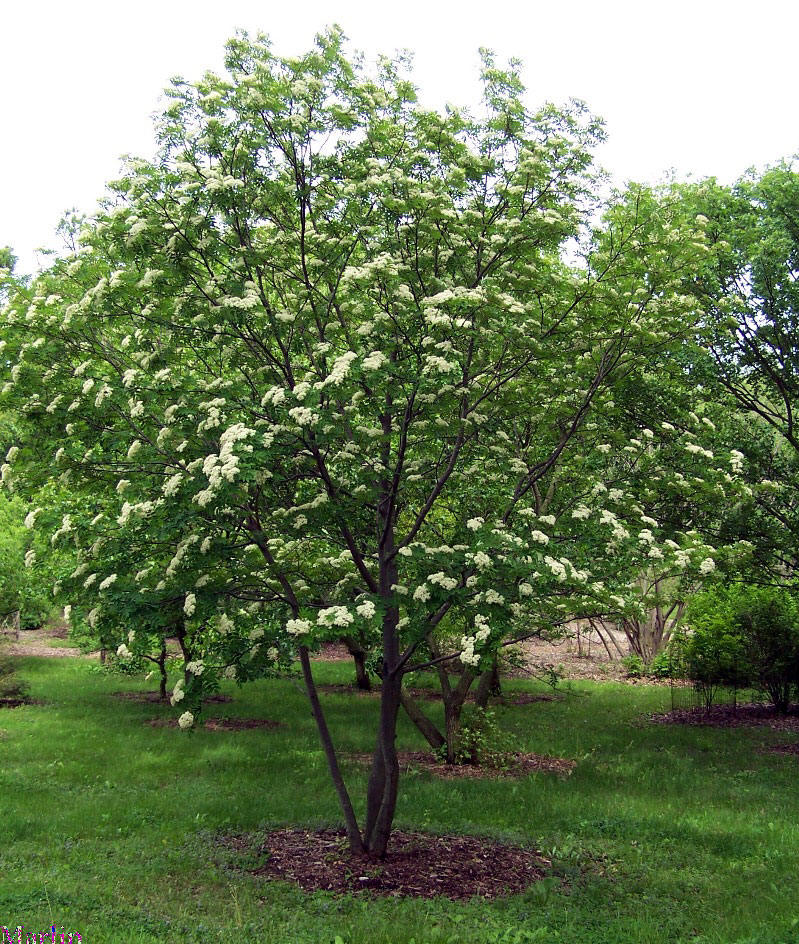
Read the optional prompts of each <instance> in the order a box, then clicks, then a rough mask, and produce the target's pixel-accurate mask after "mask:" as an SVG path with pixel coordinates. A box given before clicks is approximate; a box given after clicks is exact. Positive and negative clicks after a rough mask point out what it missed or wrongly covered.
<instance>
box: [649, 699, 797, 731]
mask: <svg viewBox="0 0 799 944" xmlns="http://www.w3.org/2000/svg"><path fill="white" fill-rule="evenodd" d="M649 720H650V721H654V722H655V723H656V724H696V725H707V726H709V727H714V728H741V727H753V726H754V727H767V728H773V729H774V730H775V731H795V732H796V733H797V734H799V708H797V706H793V707H792V708H791V711H790V712H789V713H788V714H787V715H780V714H777V712H776V711H775V710H774V708H772V706H771V705H758V704H747V705H711V706H710V708H709V709H705V708H702V707H697V708H675V709H674V710H673V711H667V712H664V713H663V714H655V715H650V716H649Z"/></svg>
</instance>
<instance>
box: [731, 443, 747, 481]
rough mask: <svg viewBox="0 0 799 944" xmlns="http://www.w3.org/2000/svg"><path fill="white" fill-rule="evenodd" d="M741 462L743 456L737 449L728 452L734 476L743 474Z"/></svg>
mask: <svg viewBox="0 0 799 944" xmlns="http://www.w3.org/2000/svg"><path fill="white" fill-rule="evenodd" d="M743 460H744V454H743V453H742V452H739V451H738V450H737V449H731V450H730V467H731V468H732V471H733V472H734V473H735V474H736V475H740V474H741V472H743V468H744V465H743Z"/></svg>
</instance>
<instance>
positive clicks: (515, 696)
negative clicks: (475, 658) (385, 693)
mask: <svg viewBox="0 0 799 944" xmlns="http://www.w3.org/2000/svg"><path fill="white" fill-rule="evenodd" d="M316 687H317V690H318V691H319V692H321V693H322V694H323V695H359V696H361V697H366V698H378V697H379V696H380V689H379V688H374V689H372V690H371V691H364V690H363V689H361V688H357V687H356V686H355V685H346V684H342V683H330V684H323V685H317V686H316ZM406 690H407V692H408V694H409V695H410V696H411V698H413V699H415V700H416V701H441V692H438V691H436V690H435V689H433V688H408V689H406ZM466 701H467V702H473V701H474V696H473V695H470V696H469V697H468V698H467V699H466ZM540 701H555V696H554V695H549V694H546V693H543V694H534V693H533V692H508V693H507V694H505V695H499V696H497V697H496V698H494V697H491V698H489V700H488V703H489V705H507V706H511V705H532V704H535V703H536V702H540Z"/></svg>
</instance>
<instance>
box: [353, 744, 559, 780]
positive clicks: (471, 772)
mask: <svg viewBox="0 0 799 944" xmlns="http://www.w3.org/2000/svg"><path fill="white" fill-rule="evenodd" d="M347 756H348V757H350V758H352V759H353V760H354V761H355V762H356V763H359V764H371V762H372V755H371V754H363V753H353V754H348V755H347ZM397 757H398V758H399V763H400V768H401V769H402V770H403V771H404V772H405V773H408V772H409V771H413V770H416V771H419V770H422V771H424V772H425V773H428V774H433V776H435V777H440V778H441V779H442V780H461V779H467V780H468V779H472V780H497V779H502V778H504V777H509V778H518V777H527V776H529V775H530V774H535V773H547V774H558V775H559V776H561V777H568V776H569V774H570V773H571V772H572V770H574V768H575V766H576V761H573V760H569V759H568V758H566V757H548V756H546V755H544V754H525V753H518V754H514V755H513V757H512V758H511V759H510V761H509V763H508V766H507V767H478V766H476V765H475V764H445V763H443V762H442V761H440V760H439V759H438V758H437V757H435V756H434V755H433V754H429V753H427V752H425V751H397Z"/></svg>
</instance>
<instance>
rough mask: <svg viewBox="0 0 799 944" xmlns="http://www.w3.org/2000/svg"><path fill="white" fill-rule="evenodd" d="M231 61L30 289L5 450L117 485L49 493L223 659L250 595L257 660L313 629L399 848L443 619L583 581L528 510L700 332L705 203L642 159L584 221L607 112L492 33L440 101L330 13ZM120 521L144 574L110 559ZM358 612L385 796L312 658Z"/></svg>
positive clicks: (494, 621)
mask: <svg viewBox="0 0 799 944" xmlns="http://www.w3.org/2000/svg"><path fill="white" fill-rule="evenodd" d="M227 70H228V74H227V76H226V77H224V78H221V77H218V76H214V75H210V74H209V75H206V76H205V77H204V78H203V79H202V80H201V81H200V82H198V83H196V84H194V85H192V84H189V83H188V82H185V81H182V80H178V81H176V82H175V84H174V86H173V88H172V89H171V91H170V93H169V94H170V95H171V96H172V98H173V104H172V105H171V106H170V107H169V108H168V109H167V111H166V112H165V114H164V115H163V116H162V119H161V121H160V124H159V140H160V143H161V153H160V155H159V158H158V160H157V161H155V162H145V161H140V160H136V161H133V162H131V164H130V165H129V167H128V170H127V172H126V173H125V175H124V176H123V178H122V179H121V180H120V181H117V182H116V183H115V184H113V185H112V195H111V196H110V197H109V200H108V203H107V205H106V206H105V207H104V209H103V210H102V211H101V212H100V213H99V214H98V215H97V218H96V219H95V220H94V221H92V222H91V223H89V224H87V225H86V226H85V227H84V229H83V231H82V232H81V234H80V240H79V248H78V250H77V252H76V253H75V254H74V255H73V256H71V257H70V258H67V259H64V260H59V261H56V262H55V263H54V264H53V266H52V268H51V269H50V270H49V271H48V272H46V273H44V274H43V275H42V276H41V277H40V278H39V279H37V281H36V283H35V284H34V285H33V286H31V287H30V288H27V287H22V288H20V289H19V291H17V292H16V294H15V296H14V298H13V299H12V302H11V304H10V306H9V308H8V310H7V311H6V313H5V315H4V320H3V324H2V334H3V339H4V341H5V342H6V343H7V345H8V349H7V353H6V356H7V357H8V359H9V363H10V369H9V371H8V377H7V379H6V382H5V384H4V386H3V387H2V391H3V396H4V397H5V402H8V403H9V404H11V405H13V407H14V408H15V409H16V410H18V411H19V413H20V414H21V415H22V416H24V417H25V418H26V420H27V424H28V425H27V430H28V432H27V434H25V433H23V434H21V436H20V440H19V454H18V455H17V456H16V459H15V461H14V463H13V467H12V464H8V466H7V467H6V468H5V471H4V478H5V479H6V481H7V483H9V484H11V485H13V484H14V483H15V482H16V483H17V485H18V487H20V488H26V487H30V486H31V484H32V483H35V482H36V480H37V477H41V476H42V475H44V474H45V470H49V469H50V468H51V467H53V466H55V468H56V469H58V470H62V472H61V475H62V477H63V478H64V479H66V481H68V483H69V484H70V487H71V488H73V489H75V490H80V494H85V495H88V494H89V493H90V492H91V493H92V494H98V495H100V496H101V500H102V507H101V508H100V510H99V511H97V512H96V514H92V515H91V516H90V514H89V513H88V511H86V512H83V511H81V510H80V509H76V511H75V512H74V514H67V515H66V516H61V519H60V522H53V521H52V516H51V517H49V518H48V511H47V509H45V510H43V512H42V516H41V519H40V521H41V523H42V526H44V525H46V524H49V525H50V526H51V527H52V528H55V530H54V531H53V534H52V539H53V540H54V542H55V543H56V544H58V543H59V542H61V541H64V540H66V541H69V542H72V543H74V544H75V546H76V547H77V548H78V551H79V554H80V555H81V563H80V565H79V566H83V565H84V564H85V565H87V570H86V571H85V573H86V574H87V576H86V577H85V578H84V585H85V589H87V590H88V589H91V588H92V587H94V588H96V589H97V591H98V594H99V596H98V604H97V606H96V607H95V608H94V609H95V614H94V616H95V619H97V620H101V619H103V618H104V615H105V614H108V613H110V612H112V609H113V608H115V607H116V606H117V605H118V601H119V600H121V599H122V598H124V597H125V596H130V597H136V596H137V595H140V594H145V595H150V594H151V595H158V594H162V595H163V594H167V593H168V594H170V595H171V597H172V598H176V599H177V598H180V599H182V600H183V608H182V611H183V614H184V616H185V619H186V634H187V637H188V638H189V639H190V640H191V643H192V645H193V646H194V647H195V651H196V652H197V654H198V657H199V656H203V659H202V661H203V672H202V675H201V681H202V685H205V684H206V683H207V684H210V680H212V679H213V677H214V675H215V673H218V672H219V671H221V670H222V668H223V667H224V666H227V668H228V669H230V668H233V669H234V671H235V673H236V677H238V678H247V677H251V675H252V674H254V673H255V672H256V671H257V668H258V667H257V666H256V668H254V669H252V670H251V669H250V668H249V663H248V661H247V659H246V658H244V656H242V657H241V658H239V659H238V661H237V657H236V652H235V650H236V647H238V648H239V649H240V650H241V651H242V652H244V651H245V650H246V651H249V648H248V647H250V645H251V644H250V637H251V633H252V629H251V627H252V626H253V622H255V623H256V624H257V625H256V627H255V629H256V631H259V632H260V633H261V635H260V636H259V637H258V639H259V640H260V642H259V648H263V649H267V651H268V652H271V653H272V655H271V656H270V657H268V658H267V657H265V658H264V662H263V663H262V665H263V666H264V667H266V666H267V665H270V664H274V663H275V660H276V659H279V658H280V653H281V652H283V651H285V648H286V646H287V645H288V644H290V643H291V644H294V645H296V648H297V653H298V655H299V659H300V662H301V666H302V671H303V676H304V679H305V683H306V687H307V691H308V696H309V699H310V703H311V707H312V711H313V715H314V718H315V720H316V724H317V727H318V730H319V734H320V738H321V742H322V744H323V747H324V750H325V754H326V758H327V761H328V765H329V768H330V772H331V776H332V779H333V782H334V785H335V788H336V791H337V794H338V797H339V801H340V804H341V808H342V812H343V815H344V819H345V823H346V827H347V834H348V837H349V842H350V846H351V848H352V850H353V852H357V853H363V852H365V853H368V854H370V855H374V856H382V855H383V854H384V853H385V851H386V847H387V844H388V841H389V836H390V833H391V827H392V822H393V817H394V811H395V806H396V799H397V789H398V781H399V766H398V762H397V753H396V745H395V736H396V722H397V713H398V710H399V706H400V699H401V693H402V679H403V676H404V675H405V674H406V673H407V672H409V671H412V670H414V669H415V668H416V667H418V665H419V664H420V661H419V658H417V653H418V652H421V650H422V647H423V646H424V645H425V644H426V643H429V640H431V639H432V640H433V641H434V643H435V639H436V636H437V635H439V636H440V635H442V634H444V635H448V636H449V637H450V638H453V637H454V638H456V639H458V649H459V653H458V659H459V661H460V662H461V663H462V665H464V666H466V667H467V668H469V669H470V670H471V669H474V668H476V667H478V666H479V665H480V660H481V658H483V657H488V658H490V657H491V654H492V652H493V651H494V650H495V648H496V646H497V645H499V644H500V643H501V642H502V641H504V640H505V639H507V638H508V637H509V635H512V633H513V630H514V627H515V626H516V623H517V621H518V620H520V619H523V618H524V616H525V614H526V613H536V614H537V616H538V618H546V617H547V615H548V614H550V613H551V614H553V618H554V615H555V614H560V613H562V611H563V607H565V605H566V604H565V596H566V593H567V586H568V588H569V592H574V591H575V590H576V589H578V588H579V587H582V586H588V585H589V584H590V579H589V577H590V575H589V574H588V572H587V571H586V570H584V569H582V568H579V567H576V566H575V565H574V564H572V562H571V561H569V560H568V559H567V558H566V557H565V556H563V555H561V556H560V557H555V556H554V555H553V554H552V553H550V552H549V551H550V550H551V549H549V550H548V548H547V544H548V543H549V537H548V535H546V534H545V532H544V531H542V530H541V529H540V528H538V527H535V526H534V525H535V521H534V518H535V515H536V499H535V494H536V489H537V483H538V482H540V481H541V480H542V479H543V478H544V477H545V476H546V474H547V473H548V472H549V471H550V470H551V469H553V467H554V466H555V465H557V463H558V462H559V460H560V458H561V457H562V456H563V455H564V453H565V452H566V451H567V450H568V447H569V444H570V442H571V441H572V440H573V439H574V437H575V436H576V435H577V433H578V431H579V430H580V429H581V428H582V427H583V425H584V424H585V422H586V419H587V417H588V416H589V415H590V412H591V409H592V404H593V402H594V401H595V399H596V398H597V397H598V396H599V395H600V393H601V391H603V390H604V389H605V387H606V386H607V385H608V384H609V383H610V382H611V380H612V379H613V378H614V377H615V376H618V375H621V374H629V373H631V372H633V371H635V369H636V368H637V366H638V365H641V364H643V363H646V362H647V361H648V360H649V359H650V358H652V357H653V356H656V355H657V352H658V351H659V350H662V349H663V347H664V346H666V345H668V344H669V343H672V342H673V339H674V338H675V337H679V336H682V334H683V333H684V331H685V324H686V320H687V319H690V316H691V312H692V311H693V301H692V299H691V298H690V297H689V296H687V295H685V293H684V291H683V290H682V282H683V281H684V278H685V273H686V272H687V271H689V270H690V269H691V267H692V266H693V265H694V264H695V261H696V257H697V255H699V254H701V252H702V251H703V244H702V233H701V230H700V229H698V228H697V227H696V225H695V224H694V222H693V220H692V219H689V218H687V217H686V216H685V214H684V211H683V207H682V205H681V204H680V203H679V202H678V201H673V202H668V201H665V202H663V201H659V200H658V199H657V198H656V197H655V195H654V194H652V193H650V192H647V191H636V192H635V193H631V194H629V195H628V196H627V197H626V198H625V199H623V200H620V201H619V202H618V205H616V206H615V207H614V208H613V209H611V210H610V211H609V213H608V215H607V216H606V218H605V221H604V223H603V224H602V226H601V227H599V228H598V229H596V230H595V231H594V232H590V231H589V230H590V220H591V218H592V213H593V210H594V204H595V201H594V200H593V199H592V197H591V193H592V191H593V189H594V188H595V179H594V176H593V172H592V170H591V148H592V146H593V145H594V144H595V143H596V142H597V141H598V140H599V139H600V138H601V127H600V125H599V124H598V123H597V122H596V121H595V120H594V119H593V118H592V117H591V116H590V115H589V114H588V113H587V112H586V110H585V108H584V107H583V106H582V105H579V104H574V105H572V106H570V107H569V108H566V109H557V108H555V107H553V106H545V107H544V108H542V109H541V110H540V111H538V112H536V113H532V112H530V111H529V110H528V109H527V108H526V107H525V106H524V104H523V102H522V95H523V89H522V86H521V83H520V81H519V77H518V72H517V68H516V65H513V64H512V65H511V67H510V69H509V70H507V71H503V70H500V69H498V68H497V67H496V66H495V64H494V63H493V61H492V59H491V58H490V56H488V55H486V56H485V58H484V66H483V86H484V97H485V101H484V105H485V116H484V117H483V118H480V119H476V118H471V117H469V116H466V115H465V114H463V113H461V112H458V111H454V110H450V111H448V112H447V113H446V114H444V115H441V114H438V113H435V112H431V111H427V110H425V109H423V108H421V107H420V106H419V105H418V104H417V103H416V100H415V92H414V89H413V87H412V85H411V84H410V82H409V81H408V80H407V79H406V78H405V77H404V74H403V63H402V62H401V61H389V60H382V61H381V62H380V64H379V67H378V70H377V73H376V75H375V77H374V78H370V77H369V76H367V75H366V73H365V71H364V69H363V67H362V66H360V65H353V64H351V63H350V62H348V61H347V59H346V58H345V56H344V53H343V38H342V36H341V34H340V33H339V32H337V31H335V30H334V31H331V32H329V33H328V34H326V35H324V36H322V37H320V38H319V40H318V43H317V46H316V48H315V49H314V50H312V51H311V52H310V53H308V54H307V55H305V56H303V57H302V58H300V59H295V60H288V59H279V58H277V57H275V56H274V55H273V54H272V53H271V52H270V50H269V47H268V44H267V43H266V41H264V40H263V39H259V40H257V41H254V42H251V41H249V40H248V39H247V38H246V37H240V38H238V39H236V40H234V41H232V42H231V43H230V44H229V46H228V55H227ZM567 245H568V246H569V248H570V249H571V256H572V258H574V256H575V253H577V254H578V255H579V256H580V259H579V261H577V262H572V263H567V262H566V261H564V259H565V256H566V253H565V247H566V246H567ZM33 430H35V435H34V434H33ZM26 483H27V484H26ZM98 515H101V516H102V517H98ZM56 525H57V526H56ZM111 534H114V535H117V537H116V538H115V540H116V542H117V546H119V544H120V543H121V542H124V543H125V544H126V547H127V549H128V550H127V551H126V554H127V555H128V556H129V558H130V559H132V557H133V556H135V557H136V558H137V560H138V566H139V569H138V570H137V571H136V573H135V576H134V574H133V571H132V569H131V570H130V571H129V572H127V571H126V572H121V571H120V572H117V571H113V572H109V567H107V566H106V564H107V563H108V562H107V561H105V560H104V555H103V542H105V541H107V540H109V535H111ZM177 535H179V540H178V544H177V546H176V548H175V550H174V553H173V555H172V557H171V559H170V561H169V564H168V565H167V566H166V567H164V548H165V544H166V543H168V542H169V541H170V540H172V537H173V536H177ZM98 542H99V544H98ZM92 575H93V577H92ZM90 578H92V579H91V580H90ZM112 578H113V579H112ZM592 592H600V591H592ZM232 601H240V602H242V603H243V602H244V601H248V602H247V603H246V606H242V607H241V609H242V610H243V611H244V613H243V615H242V619H241V621H240V620H239V619H238V618H236V619H235V620H232V619H231V617H230V614H229V613H228V611H227V609H223V607H225V608H227V607H229V606H230V605H231V602H232ZM222 625H224V627H225V632H223V631H222V630H221V626H222ZM331 630H332V631H334V632H336V633H337V634H339V635H344V634H345V633H346V634H350V633H353V632H355V631H358V630H363V631H364V632H367V633H370V632H373V633H377V634H378V635H379V638H380V640H381V643H380V659H379V661H380V671H379V675H380V678H381V699H380V715H379V723H378V730H377V732H376V745H375V750H374V756H373V762H372V769H371V774H370V778H369V785H368V789H367V795H366V801H365V807H366V810H365V818H364V823H363V826H359V823H358V820H357V818H356V813H355V808H354V805H353V803H352V800H351V798H350V795H349V792H348V790H347V787H346V784H345V783H344V780H343V777H342V775H341V771H340V769H339V766H338V760H337V756H336V752H335V749H334V745H333V741H332V738H331V735H330V732H329V730H328V727H327V723H326V720H325V716H324V713H323V711H322V708H321V704H320V701H319V698H318V695H317V692H316V687H315V683H314V679H313V673H312V669H311V663H310V656H309V648H310V647H312V646H313V644H314V639H315V634H316V633H320V634H325V633H329V632H330V631H331ZM206 656H207V657H206ZM225 660H231V661H228V662H226V661H225ZM421 661H422V662H425V661H429V660H425V659H424V657H421ZM248 673H250V674H248ZM202 685H201V686H200V687H199V688H198V692H199V691H200V690H201V689H202ZM187 716H188V717H187ZM182 717H183V719H185V723H187V724H190V723H191V712H186V713H185V714H184V716H182Z"/></svg>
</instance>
